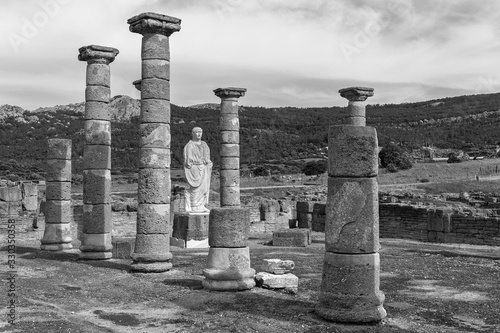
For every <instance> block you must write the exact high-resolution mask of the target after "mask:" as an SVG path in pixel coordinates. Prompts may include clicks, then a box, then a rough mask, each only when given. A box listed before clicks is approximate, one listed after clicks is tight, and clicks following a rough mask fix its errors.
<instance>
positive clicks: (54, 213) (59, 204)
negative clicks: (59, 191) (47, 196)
mask: <svg viewBox="0 0 500 333" xmlns="http://www.w3.org/2000/svg"><path fill="white" fill-rule="evenodd" d="M44 210H45V211H44V215H45V223H46V224H51V223H70V222H71V220H72V217H73V207H72V206H71V200H47V201H46V202H45V209H44Z"/></svg>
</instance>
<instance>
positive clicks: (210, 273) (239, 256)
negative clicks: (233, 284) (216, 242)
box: [203, 247, 255, 281]
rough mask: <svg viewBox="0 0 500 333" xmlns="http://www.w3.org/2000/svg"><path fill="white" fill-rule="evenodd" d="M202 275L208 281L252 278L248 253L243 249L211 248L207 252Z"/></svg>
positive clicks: (247, 250) (247, 249) (253, 272)
mask: <svg viewBox="0 0 500 333" xmlns="http://www.w3.org/2000/svg"><path fill="white" fill-rule="evenodd" d="M203 275H204V276H205V277H206V278H207V279H209V280H219V281H220V280H243V279H246V278H253V277H254V275H255V270H254V269H252V268H250V251H249V248H248V247H243V248H213V247H211V248H210V249H209V251H208V258H207V268H205V269H204V270H203Z"/></svg>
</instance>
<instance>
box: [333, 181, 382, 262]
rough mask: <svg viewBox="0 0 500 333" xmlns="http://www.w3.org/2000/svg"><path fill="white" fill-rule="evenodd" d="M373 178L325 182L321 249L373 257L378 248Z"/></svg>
mask: <svg viewBox="0 0 500 333" xmlns="http://www.w3.org/2000/svg"><path fill="white" fill-rule="evenodd" d="M378 227H379V216H378V185H377V180H376V178H364V179H363V178H329V179H328V202H327V204H326V220H325V249H326V251H328V252H337V253H374V252H377V251H378V250H379V249H380V245H379V234H378Z"/></svg>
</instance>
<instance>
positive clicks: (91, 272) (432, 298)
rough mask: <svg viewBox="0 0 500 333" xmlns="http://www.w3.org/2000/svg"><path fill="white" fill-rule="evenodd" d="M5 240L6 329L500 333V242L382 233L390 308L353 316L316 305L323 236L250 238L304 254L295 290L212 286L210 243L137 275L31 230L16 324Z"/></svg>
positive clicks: (255, 248) (22, 246)
mask: <svg viewBox="0 0 500 333" xmlns="http://www.w3.org/2000/svg"><path fill="white" fill-rule="evenodd" d="M27 235H28V234H27ZM323 237H324V236H323ZM0 241H1V242H2V243H0V244H2V247H1V249H2V251H1V252H0V254H1V258H2V265H1V267H2V268H1V273H2V286H1V287H0V290H1V297H0V300H1V303H2V304H1V307H2V310H1V314H2V320H1V322H0V332H20V333H21V332H22V333H28V332H82V333H83V332H85V333H92V332H96V333H97V332H120V333H122V332H172V333H180V332H273V333H279V332H286V333H292V332H309V333H322V332H383V333H386V332H387V333H392V332H425V333H433V332H436V333H438V332H439V333H443V332H500V315H499V313H498V309H500V287H499V282H500V248H491V247H478V246H466V245H461V246H453V245H436V244H429V243H419V242H415V241H408V240H396V239H383V240H382V246H383V248H382V250H381V252H380V255H381V290H383V291H384V292H385V295H386V300H385V303H384V307H385V309H386V310H387V313H388V316H387V318H386V319H384V320H383V321H382V322H381V323H379V324H375V325H346V324H339V323H331V322H327V321H325V320H323V319H322V318H320V317H319V316H317V315H316V314H315V312H314V307H315V305H316V302H317V295H318V288H319V285H320V281H321V271H322V262H323V254H324V242H323V241H322V240H321V235H315V237H314V242H313V244H312V245H311V246H310V247H308V248H284V247H272V246H269V245H265V243H266V242H267V241H268V240H266V239H254V240H251V241H250V253H251V261H252V266H253V267H254V268H257V267H258V266H259V265H260V262H261V261H262V259H265V258H280V259H290V260H293V261H295V264H296V268H295V270H294V271H293V273H294V274H296V275H297V276H298V277H299V292H298V293H297V294H296V295H290V294H285V293H283V292H280V291H279V290H267V289H261V288H254V289H252V290H249V291H243V292H213V291H207V290H204V289H203V288H202V285H201V281H202V279H203V276H202V269H203V268H204V267H205V260H206V257H207V254H208V250H207V249H181V248H177V247H172V248H171V251H172V253H173V255H174V258H173V269H172V270H171V271H170V272H167V273H161V274H136V273H134V274H132V273H129V272H128V268H129V266H128V264H129V263H130V262H129V261H127V260H114V259H113V260H108V261H79V260H78V255H77V253H46V252H40V251H39V240H37V239H35V238H31V239H28V236H27V237H24V239H17V241H16V245H17V248H16V263H15V270H16V272H17V276H16V278H15V289H16V290H15V292H16V295H17V302H16V308H15V315H16V319H15V325H10V324H8V323H7V320H6V315H5V313H6V311H7V310H6V306H7V305H8V299H7V297H6V295H7V289H8V288H9V282H8V280H7V278H8V274H7V273H6V272H7V270H8V267H7V266H6V265H5V264H4V263H5V262H6V258H7V251H6V250H7V249H6V247H5V246H4V245H5V244H6V240H5V237H4V238H2V239H0Z"/></svg>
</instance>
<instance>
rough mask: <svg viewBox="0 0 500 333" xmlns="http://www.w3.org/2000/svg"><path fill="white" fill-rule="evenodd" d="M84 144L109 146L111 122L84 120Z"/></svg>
mask: <svg viewBox="0 0 500 333" xmlns="http://www.w3.org/2000/svg"><path fill="white" fill-rule="evenodd" d="M85 143H86V144H88V145H105V146H110V145H111V122H109V121H107V120H93V119H92V120H85Z"/></svg>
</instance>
